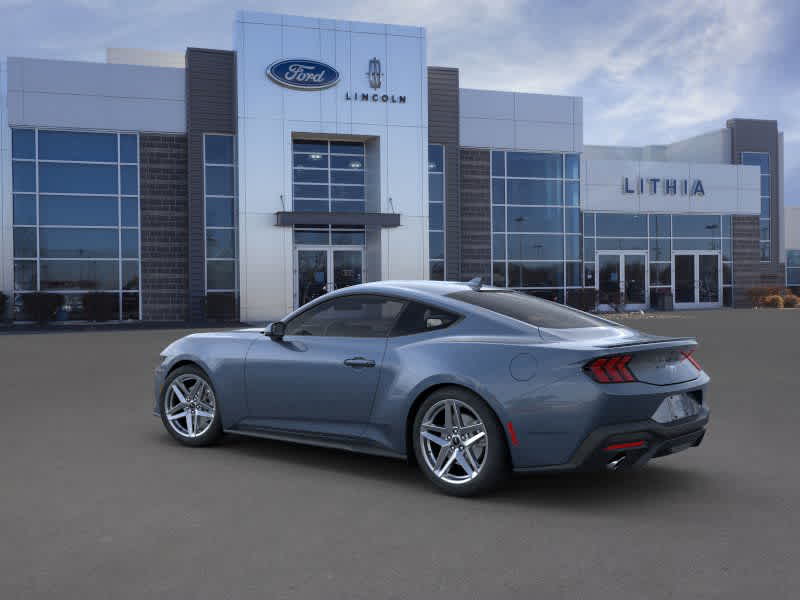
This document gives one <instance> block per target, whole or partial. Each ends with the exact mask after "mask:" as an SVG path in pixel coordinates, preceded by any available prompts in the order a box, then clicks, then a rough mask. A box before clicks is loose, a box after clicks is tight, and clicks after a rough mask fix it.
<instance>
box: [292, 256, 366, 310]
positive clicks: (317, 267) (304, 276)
mask: <svg viewBox="0 0 800 600" xmlns="http://www.w3.org/2000/svg"><path fill="white" fill-rule="evenodd" d="M295 265H296V267H295V282H296V285H297V287H296V288H295V308H297V307H300V306H303V305H304V304H306V303H308V302H311V301H312V300H314V299H315V298H318V297H319V296H322V295H323V294H326V293H328V292H332V291H333V290H338V289H339V288H343V287H348V286H351V285H356V284H359V283H362V281H363V275H364V251H363V250H362V249H361V248H340V247H324V248H309V247H304V248H298V249H297V250H296V255H295Z"/></svg>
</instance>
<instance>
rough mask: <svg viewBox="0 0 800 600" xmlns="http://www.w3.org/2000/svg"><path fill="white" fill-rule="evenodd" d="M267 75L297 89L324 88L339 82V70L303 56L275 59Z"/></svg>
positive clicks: (275, 80)
mask: <svg viewBox="0 0 800 600" xmlns="http://www.w3.org/2000/svg"><path fill="white" fill-rule="evenodd" d="M267 76H269V78H270V79H272V81H274V82H275V83H277V84H280V85H283V86H285V87H288V88H293V89H296V90H324V89H325V88H329V87H331V86H334V85H336V84H337V83H339V71H337V70H336V69H334V68H333V67H332V66H330V65H326V64H325V63H322V62H319V61H316V60H307V59H303V58H292V59H287V60H278V61H275V62H274V63H272V64H271V65H270V66H269V67H267Z"/></svg>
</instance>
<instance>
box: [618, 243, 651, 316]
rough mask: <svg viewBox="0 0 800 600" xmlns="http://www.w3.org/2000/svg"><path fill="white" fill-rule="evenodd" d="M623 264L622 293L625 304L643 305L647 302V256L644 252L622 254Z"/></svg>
mask: <svg viewBox="0 0 800 600" xmlns="http://www.w3.org/2000/svg"><path fill="white" fill-rule="evenodd" d="M621 258H622V262H623V264H624V265H625V268H624V273H623V275H624V277H623V284H624V285H623V293H624V294H625V296H624V297H625V304H626V305H634V306H638V307H644V306H645V305H646V304H647V289H646V288H647V256H645V255H644V254H623V255H622V257H621Z"/></svg>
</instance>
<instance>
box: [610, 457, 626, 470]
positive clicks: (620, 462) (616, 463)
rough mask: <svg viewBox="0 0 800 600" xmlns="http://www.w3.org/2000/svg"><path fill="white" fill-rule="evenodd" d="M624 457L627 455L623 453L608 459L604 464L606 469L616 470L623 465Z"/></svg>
mask: <svg viewBox="0 0 800 600" xmlns="http://www.w3.org/2000/svg"><path fill="white" fill-rule="evenodd" d="M626 458H628V457H627V456H625V455H624V454H623V455H622V456H620V457H619V458H615V459H614V460H612V461H609V462H608V464H606V469H608V470H609V471H618V470H619V469H620V467H622V466H624V464H625V459H626Z"/></svg>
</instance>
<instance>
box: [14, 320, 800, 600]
mask: <svg viewBox="0 0 800 600" xmlns="http://www.w3.org/2000/svg"><path fill="white" fill-rule="evenodd" d="M626 322H627V323H629V324H630V325H632V326H634V327H638V328H640V329H643V330H647V331H651V332H654V333H660V334H666V335H695V336H697V337H698V338H699V340H700V342H701V347H700V350H699V351H698V353H697V355H696V356H697V357H698V359H699V360H700V362H701V364H703V366H704V367H705V368H706V370H707V371H708V372H709V373H710V374H711V376H712V378H713V383H712V388H711V407H712V424H711V429H710V431H709V434H708V435H707V436H706V440H705V441H704V443H703V445H702V446H701V447H700V448H698V449H694V450H690V451H687V452H684V453H681V454H680V455H677V456H674V457H668V458H665V459H661V460H659V461H656V462H653V463H651V465H650V466H648V467H647V468H646V469H643V470H641V471H638V472H628V473H611V474H605V473H601V474H562V475H548V476H536V477H525V478H522V479H516V480H514V481H513V482H512V483H511V485H509V486H508V487H507V488H505V489H504V490H503V491H501V492H500V493H498V494H496V495H493V496H491V497H485V498H480V499H472V500H464V499H457V498H450V497H446V496H442V495H440V494H438V493H436V492H435V491H433V490H432V489H431V488H429V487H428V486H427V485H425V484H424V482H423V480H422V477H421V476H418V474H417V472H416V471H415V470H414V469H413V468H411V467H409V466H407V465H405V464H404V463H401V462H398V461H393V460H389V459H382V458H376V457H370V456H360V455H353V454H349V453H346V452H340V451H334V450H325V449H319V448H312V447H301V446H294V445H289V444H284V443H279V442H271V441H264V440H252V439H244V438H229V439H227V440H226V442H225V443H223V444H222V445H220V446H217V447H213V448H203V449H190V448H184V447H182V446H179V445H177V444H176V443H175V442H173V441H172V439H171V438H170V437H169V436H168V434H167V433H166V432H165V431H164V430H163V428H162V426H161V423H160V421H158V420H157V419H156V418H154V417H153V416H152V415H151V404H152V398H151V396H152V393H151V388H152V369H153V367H154V366H155V364H156V362H157V360H158V352H159V351H160V350H161V349H162V348H163V347H164V346H165V345H166V344H167V343H168V342H169V341H171V340H173V339H175V338H176V337H179V336H181V335H183V334H184V333H185V332H184V331H176V330H169V331H168V330H151V331H125V332H114V331H78V332H59V333H46V334H36V333H14V334H2V335H0V374H1V375H2V377H1V379H2V387H0V397H1V398H2V403H1V404H0V406H2V416H1V417H0V451H1V452H2V459H0V485H2V491H1V492H0V540H1V541H0V598H8V599H12V598H39V597H51V598H95V597H103V598H115V599H124V598H131V599H133V598H135V599H140V598H234V599H242V598H258V599H277V598H329V599H332V598H348V599H353V598H371V599H373V598H415V599H416V598H461V599H464V598H506V597H508V598H511V597H514V598H523V597H525V598H548V599H549V598H565V599H566V598H569V599H575V598H587V599H605V598H614V599H615V600H619V599H627V598H644V599H648V600H652V599H667V598H693V599H696V598H754V597H765V598H770V599H776V600H777V599H783V598H787V599H789V598H798V597H800V569H798V561H800V451H798V441H797V432H798V424H800V393H798V390H800V387H799V386H798V372H800V310H785V311H770V310H760V311H745V310H742V311H715V312H692V313H678V314H676V313H672V314H665V315H661V316H659V317H657V318H651V317H644V318H640V317H633V318H630V319H628V320H626Z"/></svg>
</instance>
